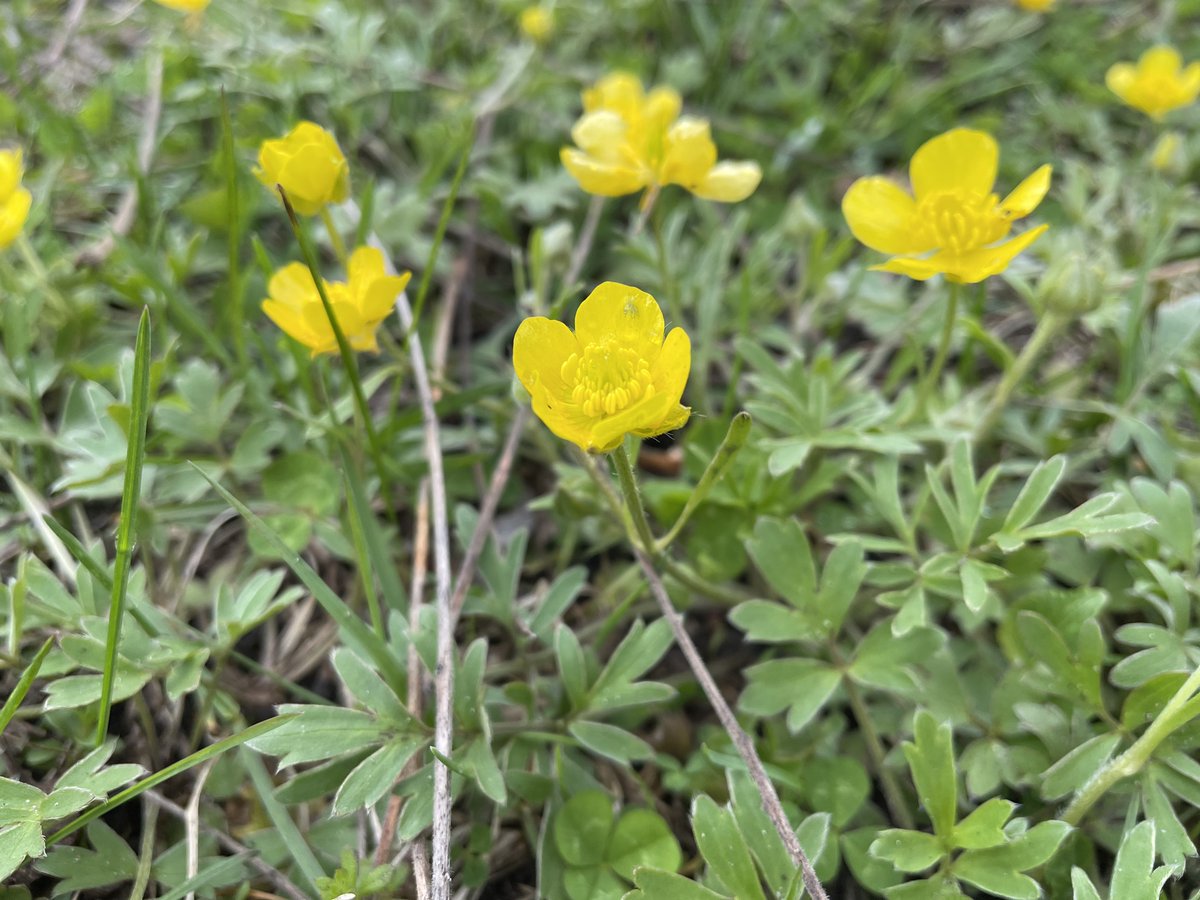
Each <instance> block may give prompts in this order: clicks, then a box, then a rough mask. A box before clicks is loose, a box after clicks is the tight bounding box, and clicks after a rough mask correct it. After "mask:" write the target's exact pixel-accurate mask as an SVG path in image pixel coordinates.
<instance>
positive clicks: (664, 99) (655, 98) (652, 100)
mask: <svg viewBox="0 0 1200 900" xmlns="http://www.w3.org/2000/svg"><path fill="white" fill-rule="evenodd" d="M682 109H683V98H682V97H680V96H679V92H678V91H676V90H675V89H674V88H669V87H656V88H655V89H654V90H652V91H651V92H650V93H649V94H648V95H647V96H646V102H645V103H644V104H643V106H642V118H643V119H644V121H645V122H646V127H647V128H650V129H653V130H656V131H658V132H665V131H666V130H667V129H668V128H669V127H670V126H671V124H672V123H673V122H674V121H675V120H676V119H678V118H679V112H680V110H682Z"/></svg>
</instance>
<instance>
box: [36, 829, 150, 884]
mask: <svg viewBox="0 0 1200 900" xmlns="http://www.w3.org/2000/svg"><path fill="white" fill-rule="evenodd" d="M87 837H88V843H90V844H91V845H92V848H93V849H90V850H89V849H87V848H85V847H55V848H54V849H53V850H51V851H50V853H49V855H48V856H46V858H45V859H43V860H40V861H39V862H38V863H37V864H36V865H35V868H36V869H37V870H38V871H39V872H44V873H45V874H47V875H51V876H54V877H55V878H60V879H62V880H61V881H60V882H59V883H58V884H57V885H56V886H55V893H56V894H67V893H72V892H74V891H86V890H91V889H93V888H102V887H108V886H109V885H114V884H121V883H122V882H125V881H132V880H133V879H134V877H135V876H136V875H137V870H138V858H137V854H135V853H134V852H133V851H132V850H131V849H129V845H128V844H126V843H125V841H124V840H122V839H121V837H120V836H119V835H118V834H117V833H116V832H115V831H113V830H112V829H111V828H109V827H108V826H107V825H105V824H104V823H103V822H92V823H91V824H90V825H88V827H87Z"/></svg>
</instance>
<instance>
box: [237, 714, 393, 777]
mask: <svg viewBox="0 0 1200 900" xmlns="http://www.w3.org/2000/svg"><path fill="white" fill-rule="evenodd" d="M279 709H280V712H282V713H285V714H287V715H288V717H289V721H286V722H283V723H282V724H281V725H280V727H279V728H276V729H274V730H273V731H272V733H270V734H264V735H263V736H262V737H259V738H256V739H254V740H252V741H250V747H251V748H252V749H254V750H256V751H257V752H259V753H263V754H266V755H267V756H278V757H280V760H279V765H280V766H281V767H284V766H294V765H298V764H299V763H307V762H315V761H316V760H319V759H329V758H330V757H334V756H340V755H341V754H343V753H352V752H354V751H358V750H363V749H365V748H367V747H372V746H375V745H377V744H380V743H382V742H383V740H384V737H385V736H386V734H387V726H385V725H384V723H382V722H380V721H379V720H378V719H376V718H374V717H373V716H371V715H369V714H367V713H365V712H361V711H359V710H356V709H343V708H342V707H338V706H315V705H313V706H305V705H300V704H293V703H288V704H284V705H283V706H281V707H280V708H279Z"/></svg>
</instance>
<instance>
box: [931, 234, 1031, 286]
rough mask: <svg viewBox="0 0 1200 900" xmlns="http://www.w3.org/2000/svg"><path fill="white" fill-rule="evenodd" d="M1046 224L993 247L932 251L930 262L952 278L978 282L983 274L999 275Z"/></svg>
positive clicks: (983, 277)
mask: <svg viewBox="0 0 1200 900" xmlns="http://www.w3.org/2000/svg"><path fill="white" fill-rule="evenodd" d="M1049 227H1050V226H1049V225H1039V226H1038V227H1037V228H1031V229H1029V230H1028V231H1026V232H1023V233H1021V234H1019V235H1017V236H1016V237H1015V238H1012V239H1011V240H1007V241H1005V242H1004V243H1003V244H999V245H998V246H995V247H983V248H980V249H979V250H971V251H969V252H967V253H961V254H952V253H935V254H934V255H933V256H932V257H931V258H930V259H929V263H930V264H931V265H933V266H934V267H935V268H937V269H938V271H940V272H943V273H944V274H945V275H946V277H947V278H949V279H950V280H951V281H958V282H961V283H963V284H977V283H979V282H980V281H983V280H984V279H985V278H991V277H992V276H993V275H999V274H1000V273H1001V272H1003V271H1004V270H1005V269H1007V268H1008V266H1009V263H1011V262H1012V261H1013V260H1014V259H1016V258H1017V256H1018V255H1019V254H1020V253H1021V252H1022V251H1023V250H1025V249H1026V248H1027V247H1028V246H1029V245H1030V244H1032V243H1033V242H1034V241H1036V240H1037V239H1038V238H1039V237H1041V236H1042V235H1043V234H1044V233H1045V231H1046V229H1047V228H1049Z"/></svg>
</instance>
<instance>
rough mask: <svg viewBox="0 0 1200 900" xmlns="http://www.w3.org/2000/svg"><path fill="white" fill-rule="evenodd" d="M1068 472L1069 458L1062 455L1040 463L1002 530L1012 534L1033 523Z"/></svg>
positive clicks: (1015, 502) (1029, 478)
mask: <svg viewBox="0 0 1200 900" xmlns="http://www.w3.org/2000/svg"><path fill="white" fill-rule="evenodd" d="M1066 470H1067V457H1065V456H1063V455H1061V454H1060V455H1058V456H1053V457H1051V458H1050V459H1048V460H1045V461H1044V462H1040V463H1038V464H1037V465H1036V466H1035V467H1034V469H1033V471H1032V472H1030V473H1029V477H1028V478H1027V479H1026V480H1025V485H1024V486H1023V487H1022V488H1021V492H1020V493H1019V494H1017V499H1016V500H1014V501H1013V505H1012V508H1011V509H1009V511H1008V515H1007V516H1005V518H1004V525H1003V526H1001V528H1000V530H1001V531H1003V532H1006V533H1008V534H1012V533H1013V532H1016V531H1018V530H1020V529H1021V528H1024V527H1025V526H1026V525H1028V524H1029V523H1030V522H1032V521H1033V517H1034V516H1036V515H1037V514H1038V513H1039V512H1041V509H1042V507H1043V506H1045V505H1046V501H1047V500H1049V499H1050V495H1051V494H1053V493H1054V490H1055V488H1057V487H1058V483H1059V481H1061V480H1062V477H1063V473H1064V472H1066Z"/></svg>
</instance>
